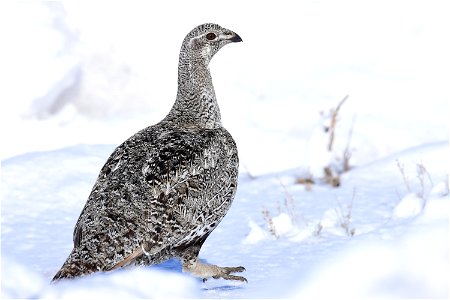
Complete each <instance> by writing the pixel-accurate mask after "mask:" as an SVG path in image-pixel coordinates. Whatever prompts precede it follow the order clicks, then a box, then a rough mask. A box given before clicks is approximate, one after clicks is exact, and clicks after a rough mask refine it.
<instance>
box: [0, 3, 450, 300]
mask: <svg viewBox="0 0 450 300" xmlns="http://www.w3.org/2000/svg"><path fill="white" fill-rule="evenodd" d="M150 3H151V2H149V3H145V4H144V3H143V2H142V3H140V2H137V3H133V4H132V5H131V4H127V5H125V4H122V3H120V2H114V3H109V4H108V9H105V3H102V2H93V3H90V2H89V3H88V2H86V3H78V2H72V1H68V2H65V3H64V4H62V3H57V2H53V3H17V4H16V3H15V4H12V3H2V4H1V6H2V7H1V8H0V22H1V24H0V31H1V32H0V36H2V52H1V53H0V63H1V65H2V68H1V70H0V79H1V81H2V82H4V83H6V84H2V86H1V87H0V98H1V99H2V102H1V103H2V109H1V112H0V113H1V122H2V137H1V141H2V143H1V147H0V149H1V157H2V162H1V170H0V172H1V193H2V198H1V293H2V297H3V298H94V297H102V298H103V297H122V298H125V297H127V298H131V297H133V298H166V297H170V298H281V297H292V298H375V297H377V298H378V297H382V298H405V297H406V298H417V297H425V298H448V296H449V285H448V282H449V279H450V278H449V269H450V268H449V236H450V235H449V225H448V224H449V212H450V207H449V205H450V201H449V177H448V173H449V170H448V166H449V157H450V155H449V154H450V152H449V142H448V140H449V130H448V115H449V114H448V113H449V109H448V108H449V106H448V103H449V102H448V99H449V98H450V97H449V96H450V95H449V92H448V82H450V78H449V77H448V69H449V68H450V65H449V63H450V62H449V60H448V55H447V53H450V49H449V45H448V43H447V42H446V41H444V40H445V39H443V38H442V37H444V36H448V35H449V32H448V28H450V24H448V23H449V19H448V17H447V15H446V8H447V6H448V5H447V3H446V2H445V1H433V2H430V3H427V4H426V5H425V4H424V3H423V2H421V1H396V2H392V1H377V3H376V4H375V3H371V4H370V3H366V2H364V4H363V2H361V1H354V2H353V1H339V2H334V1H311V2H301V3H297V2H283V3H282V4H275V3H271V2H264V1H261V2H259V3H260V4H258V13H254V7H253V6H254V4H253V3H252V2H245V3H241V2H237V1H229V2H228V3H227V5H225V6H223V5H222V6H220V7H219V6H218V4H215V3H211V2H210V1H197V5H196V6H195V9H194V7H193V6H190V5H191V4H187V2H186V3H185V2H179V3H178V5H180V6H181V8H180V9H177V10H176V11H174V10H173V5H174V4H173V3H170V4H164V3H161V4H156V3H151V4H150ZM186 11H189V14H185V12H186ZM211 14H212V15H211ZM100 15H101V21H100V20H99V16H100ZM205 15H209V16H210V17H209V18H206V19H205ZM24 20H26V21H24ZM117 20H120V22H118V21H117ZM175 20H176V21H175ZM205 21H213V22H217V23H219V24H221V25H223V26H225V27H228V28H230V29H232V30H235V31H236V32H238V33H239V34H240V36H241V37H242V38H243V40H244V42H243V43H239V44H235V45H231V46H227V47H225V48H224V49H223V50H221V52H220V53H219V54H218V55H217V57H215V58H214V60H213V61H212V63H211V71H212V73H213V74H212V75H213V78H214V83H215V88H216V94H217V96H218V101H219V103H220V106H221V112H222V116H223V122H224V125H225V126H226V127H227V129H228V130H229V131H230V132H231V134H232V135H233V136H234V137H235V139H236V142H237V144H238V147H239V152H240V162H241V169H240V179H239V185H238V192H237V194H236V198H235V201H234V203H233V205H232V207H231V209H230V211H229V213H228V214H227V216H226V217H225V218H224V220H223V221H222V223H221V224H220V226H219V227H218V228H217V229H216V230H215V231H214V232H213V234H212V235H211V236H210V237H209V238H208V240H207V241H206V243H205V244H204V246H203V248H202V251H201V253H200V257H201V259H203V260H205V261H206V262H208V263H214V264H218V265H223V266H239V265H242V266H244V267H246V269H247V271H246V272H245V273H244V274H243V275H244V276H245V277H246V278H247V279H248V281H249V283H248V284H243V283H237V282H229V281H224V280H213V279H211V280H208V281H207V282H205V283H203V282H201V280H198V279H195V278H193V277H192V276H190V275H189V274H184V273H182V272H181V266H180V263H179V262H178V261H177V260H170V261H168V262H165V263H163V264H160V265H157V266H152V267H141V268H128V269H123V270H118V271H115V272H111V273H104V274H94V275H92V276H88V277H83V278H80V279H77V280H73V281H67V282H62V283H58V284H50V283H49V282H50V280H51V278H52V276H53V275H54V274H55V273H56V271H57V270H58V269H59V267H60V266H61V265H62V263H63V262H64V260H65V259H66V257H67V255H68V254H69V252H70V250H71V247H72V232H73V226H74V224H75V222H76V220H77V218H78V216H79V213H80V211H81V209H82V207H83V206H84V203H85V201H86V199H87V197H88V195H89V192H90V190H91V188H92V186H93V184H94V182H95V179H96V176H97V174H98V172H99V170H100V168H101V167H102V165H103V164H104V162H105V160H106V159H107V157H108V156H109V154H110V153H111V152H112V151H113V149H114V147H116V146H117V145H118V144H119V143H121V142H122V141H123V140H125V139H126V138H127V137H129V136H130V135H132V134H133V133H135V132H137V131H138V130H140V129H141V128H143V127H145V126H148V125H150V124H153V123H156V122H157V121H158V120H159V119H161V118H162V117H164V115H165V113H167V111H168V110H169V108H170V106H171V105H172V101H173V100H171V99H174V97H175V93H176V75H177V74H176V72H177V65H176V64H177V57H178V50H179V47H180V43H181V40H182V39H183V38H184V35H185V34H186V32H187V31H189V30H190V29H191V28H193V27H194V26H196V25H198V24H199V23H202V22H205ZM172 23H173V24H176V26H170V25H169V24H172ZM161 24H164V26H161ZM154 28H158V30H156V32H155V30H154ZM161 28H163V29H164V30H160V29H161ZM155 41H164V46H163V47H156V46H155V45H159V44H155ZM222 51H223V52H222ZM262 62H263V63H262ZM155 82H156V84H153V83H155ZM168 91H171V92H168ZM347 94H348V95H349V98H348V100H347V101H346V102H345V104H343V105H342V107H341V110H340V112H339V119H338V123H337V127H336V137H335V147H334V151H333V153H330V152H328V151H327V150H326V148H325V147H326V144H327V136H326V135H325V134H324V131H323V126H324V119H323V115H321V112H325V113H327V112H328V111H329V110H330V109H331V108H333V107H336V105H337V104H338V102H339V101H340V100H341V99H342V98H343V97H344V96H345V95H347ZM168 95H169V96H168ZM350 130H353V131H352V136H351V140H350V150H351V154H352V157H351V161H350V162H351V166H352V167H353V168H352V169H351V170H350V171H349V172H346V173H343V174H342V175H341V178H340V179H341V185H340V187H338V188H332V187H330V186H328V185H326V184H324V183H321V182H319V183H318V184H315V185H312V186H310V187H308V186H305V185H301V184H297V183H296V181H297V179H298V178H299V177H300V176H302V175H304V172H305V170H306V171H308V170H309V172H310V173H311V174H312V175H314V177H318V176H319V174H321V173H322V172H323V166H325V165H327V164H329V163H330V161H333V162H335V159H336V156H339V155H342V150H343V149H344V148H345V147H346V146H347V143H348V136H349V132H350ZM331 155H332V156H331ZM263 212H265V213H263Z"/></svg>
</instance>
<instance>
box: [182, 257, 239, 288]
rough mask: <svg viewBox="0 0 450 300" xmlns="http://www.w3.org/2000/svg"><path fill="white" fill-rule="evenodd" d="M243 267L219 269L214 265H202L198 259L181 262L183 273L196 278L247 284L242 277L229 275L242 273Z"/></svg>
mask: <svg viewBox="0 0 450 300" xmlns="http://www.w3.org/2000/svg"><path fill="white" fill-rule="evenodd" d="M244 271H245V268H244V267H219V266H216V265H210V264H204V263H202V262H200V260H199V259H198V257H196V258H195V259H189V260H183V272H190V273H191V274H192V275H194V276H196V277H200V278H203V281H206V280H207V279H208V278H209V277H212V278H214V279H219V278H223V279H226V280H237V281H243V282H247V279H246V278H245V277H242V276H236V275H231V273H237V272H244Z"/></svg>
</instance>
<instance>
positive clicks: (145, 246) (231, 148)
mask: <svg viewBox="0 0 450 300" xmlns="http://www.w3.org/2000/svg"><path fill="white" fill-rule="evenodd" d="M240 41H242V40H241V38H240V37H239V35H237V34H236V33H234V32H232V31H230V30H227V29H225V28H222V27H220V26H219V25H216V24H203V25H200V26H198V27H196V28H194V29H193V30H192V31H191V32H190V33H189V34H188V35H187V36H186V38H185V39H184V41H183V44H182V47H181V51H180V59H179V67H178V93H177V99H176V101H175V104H174V105H173V107H172V109H171V111H170V112H169V114H168V115H167V116H166V117H165V118H164V119H163V120H162V121H161V122H159V123H158V124H156V125H153V126H150V127H147V128H145V129H143V130H141V131H139V132H138V133H136V134H135V135H133V136H132V137H130V138H129V139H128V140H126V141H125V142H124V143H123V144H121V145H120V146H118V147H117V148H116V149H115V151H114V152H113V153H112V154H111V156H110V157H109V158H108V160H107V162H106V163H105V165H104V166H103V168H102V169H101V171H100V174H99V176H98V179H97V182H96V183H95V185H94V187H93V189H92V192H91V194H90V196H89V198H88V200H87V203H86V205H85V207H84V209H83V211H82V212H81V215H80V217H79V219H78V222H77V223H76V226H75V230H74V233H73V240H74V248H73V250H72V252H71V254H70V255H69V257H68V258H67V260H66V262H65V263H64V265H63V266H62V268H61V269H60V270H59V272H58V273H57V274H56V275H55V277H54V278H53V280H59V279H62V278H72V277H76V276H80V275H85V274H89V273H92V272H96V271H110V270H114V269H117V268H119V267H122V266H125V265H128V264H155V263H159V262H162V261H164V260H167V259H169V258H171V257H178V258H180V259H181V262H182V266H183V271H189V272H191V273H193V274H194V275H195V276H199V277H201V278H204V279H206V278H209V277H214V278H225V279H233V280H240V281H246V279H245V278H244V277H241V276H235V275H231V274H230V273H233V272H242V271H244V270H245V269H244V268H243V267H235V268H233V267H232V268H227V267H218V266H215V265H209V264H204V263H201V262H200V261H199V259H198V253H199V251H200V248H201V246H202V244H203V243H204V241H205V240H206V238H207V237H208V235H209V234H210V233H211V232H212V231H213V230H214V229H215V228H216V227H217V225H218V224H219V222H220V221H221V220H222V218H223V217H224V216H225V214H226V213H227V211H228V209H229V207H230V205H231V203H232V201H233V197H234V194H235V192H236V187H237V177H238V153H237V148H236V144H235V142H234V140H233V138H232V137H231V135H230V134H229V133H228V132H227V131H226V130H225V129H224V128H223V127H222V124H221V119H220V111H219V107H218V105H217V102H216V97H215V93H214V88H213V85H212V81H211V75H210V73H209V69H208V64H209V61H210V60H211V58H212V57H213V56H214V54H215V53H216V52H217V51H218V50H219V49H220V48H221V47H222V46H224V45H226V44H228V43H230V42H240Z"/></svg>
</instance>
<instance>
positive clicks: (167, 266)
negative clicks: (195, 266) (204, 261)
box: [153, 258, 183, 273]
mask: <svg viewBox="0 0 450 300" xmlns="http://www.w3.org/2000/svg"><path fill="white" fill-rule="evenodd" d="M153 268H155V269H159V270H164V271H171V272H176V273H182V272H183V271H182V267H181V262H180V261H179V260H178V259H176V258H171V259H169V260H166V261H165V262H162V263H159V264H157V265H153Z"/></svg>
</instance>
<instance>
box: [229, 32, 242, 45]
mask: <svg viewBox="0 0 450 300" xmlns="http://www.w3.org/2000/svg"><path fill="white" fill-rule="evenodd" d="M230 41H232V42H233V43H237V42H242V39H241V37H240V36H239V34H237V33H234V35H233V37H232V38H231V39H230Z"/></svg>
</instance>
